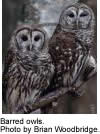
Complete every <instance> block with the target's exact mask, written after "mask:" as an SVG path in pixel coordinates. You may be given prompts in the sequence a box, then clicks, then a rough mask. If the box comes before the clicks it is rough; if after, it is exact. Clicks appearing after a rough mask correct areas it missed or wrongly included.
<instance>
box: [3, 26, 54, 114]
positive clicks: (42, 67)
mask: <svg viewBox="0 0 100 134" xmlns="http://www.w3.org/2000/svg"><path fill="white" fill-rule="evenodd" d="M53 73H54V65H53V64H52V60H51V56H50V54H49V53H48V46H47V34H46V32H45V31H44V30H43V29H42V28H40V27H39V26H34V25H24V24H23V25H21V26H18V28H17V29H16V30H15V32H14V34H13V36H12V38H11V41H10V46H9V48H8V53H7V56H6V60H5V70H4V74H3V89H4V90H3V96H4V100H5V102H6V105H7V109H8V113H27V112H28V111H30V110H32V109H31V108H32V104H33V103H34V102H35V101H36V100H37V99H38V98H39V96H40V94H41V92H43V90H46V89H47V87H48V86H49V84H50V81H51V79H52V76H53Z"/></svg>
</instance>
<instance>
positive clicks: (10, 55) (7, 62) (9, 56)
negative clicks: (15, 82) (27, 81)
mask: <svg viewBox="0 0 100 134" xmlns="http://www.w3.org/2000/svg"><path fill="white" fill-rule="evenodd" d="M13 56H14V54H13V51H12V50H11V49H10V48H9V49H8V52H7V55H6V56H5V61H4V71H3V77H2V99H3V101H4V103H6V91H7V81H8V79H9V78H8V77H7V72H8V70H9V66H10V64H11V63H12V60H13Z"/></svg>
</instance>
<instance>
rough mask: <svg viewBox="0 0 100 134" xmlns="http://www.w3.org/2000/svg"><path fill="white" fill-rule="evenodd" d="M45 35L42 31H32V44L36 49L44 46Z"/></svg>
mask: <svg viewBox="0 0 100 134" xmlns="http://www.w3.org/2000/svg"><path fill="white" fill-rule="evenodd" d="M44 40H45V36H44V33H43V32H42V31H39V30H34V31H33V32H32V45H33V46H34V48H35V49H39V48H42V46H43V44H44Z"/></svg>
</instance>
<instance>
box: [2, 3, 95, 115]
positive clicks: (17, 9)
mask: <svg viewBox="0 0 100 134" xmlns="http://www.w3.org/2000/svg"><path fill="white" fill-rule="evenodd" d="M27 1H28V0H27ZM58 1H59V0H58ZM60 1H62V0H60ZM79 1H80V2H83V3H85V4H87V5H89V6H90V7H91V8H92V9H93V11H94V13H95V17H96V18H97V1H96V0H79ZM24 2H25V0H3V1H2V3H3V15H2V16H3V23H2V24H3V25H2V26H3V29H2V33H3V38H2V41H3V44H2V54H3V56H2V62H3V63H4V57H5V55H6V52H7V48H8V45H9V40H10V37H11V34H12V32H13V30H14V29H15V27H16V24H17V23H18V22H19V20H22V19H23V8H22V7H23V3H24ZM55 7H56V5H55ZM95 31H96V27H95ZM95 42H96V34H95ZM96 48H97V47H96V43H95V45H94V48H93V55H94V57H95V58H96ZM96 85H97V83H96V77H94V78H93V79H91V80H90V81H89V82H87V83H86V84H85V85H84V87H82V88H85V90H86V93H85V94H84V95H83V96H82V97H80V98H73V97H71V96H68V95H65V96H63V97H62V98H60V99H59V100H58V101H59V103H58V106H57V107H56V108H55V109H54V111H53V113H83V114H84V113H96V112H97V91H96V89H97V87H96Z"/></svg>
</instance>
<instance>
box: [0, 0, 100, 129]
mask: <svg viewBox="0 0 100 134" xmlns="http://www.w3.org/2000/svg"><path fill="white" fill-rule="evenodd" d="M97 7H98V8H97V9H98V16H97V18H98V28H97V33H98V36H97V37H98V38H97V44H98V45H97V46H98V47H97V63H98V71H97V72H98V73H97V78H98V80H97V89H98V92H97V102H98V103H97V104H98V105H97V110H98V111H97V113H98V114H95V115H88V114H80V115H77V114H75V115H74V114H68V115H67V114H59V115H57V114H56V115H53V114H52V115H43V114H42V115H27V116H26V115H10V114H9V115H2V114H0V118H1V117H5V118H7V119H21V118H22V117H23V118H24V119H28V118H29V119H35V118H37V117H39V118H42V119H43V120H44V122H45V124H46V126H48V125H49V126H50V125H51V126H53V125H56V124H61V125H68V126H71V125H79V126H83V125H85V126H87V125H89V126H92V127H95V126H97V127H98V128H99V130H100V1H99V0H98V6H97ZM0 10H1V11H0V17H2V1H1V0H0ZM1 20H2V19H1ZM0 30H1V32H0V41H1V44H2V21H0ZM1 92H2V45H0V113H2V106H1V104H2V103H1V102H2V93H1Z"/></svg>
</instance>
